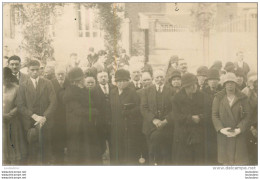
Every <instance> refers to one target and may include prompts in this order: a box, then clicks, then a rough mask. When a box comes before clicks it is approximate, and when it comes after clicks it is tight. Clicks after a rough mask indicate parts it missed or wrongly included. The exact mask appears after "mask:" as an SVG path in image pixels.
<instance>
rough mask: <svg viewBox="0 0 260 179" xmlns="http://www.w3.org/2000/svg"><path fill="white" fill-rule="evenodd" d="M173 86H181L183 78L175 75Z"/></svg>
mask: <svg viewBox="0 0 260 179" xmlns="http://www.w3.org/2000/svg"><path fill="white" fill-rule="evenodd" d="M172 86H173V87H181V78H180V77H173V78H172Z"/></svg>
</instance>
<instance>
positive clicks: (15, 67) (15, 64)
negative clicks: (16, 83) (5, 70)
mask: <svg viewBox="0 0 260 179" xmlns="http://www.w3.org/2000/svg"><path fill="white" fill-rule="evenodd" d="M8 67H9V68H10V69H11V70H12V72H13V73H14V74H17V73H18V72H19V71H20V68H21V63H20V62H19V61H18V60H10V61H9V63H8Z"/></svg>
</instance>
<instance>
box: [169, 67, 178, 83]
mask: <svg viewBox="0 0 260 179" xmlns="http://www.w3.org/2000/svg"><path fill="white" fill-rule="evenodd" d="M174 77H180V78H181V72H180V71H179V70H173V71H172V72H171V74H170V78H169V83H170V82H171V81H172V79H173V78H174Z"/></svg>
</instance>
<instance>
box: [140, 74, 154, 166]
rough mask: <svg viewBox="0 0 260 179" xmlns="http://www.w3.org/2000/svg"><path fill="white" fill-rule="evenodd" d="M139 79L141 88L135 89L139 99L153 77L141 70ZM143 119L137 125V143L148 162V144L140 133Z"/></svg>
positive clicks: (146, 162)
mask: <svg viewBox="0 0 260 179" xmlns="http://www.w3.org/2000/svg"><path fill="white" fill-rule="evenodd" d="M141 81H142V84H143V88H142V89H139V90H137V91H136V93H137V94H138V96H139V98H140V99H141V97H142V95H143V93H144V92H145V89H146V88H148V87H149V86H151V85H153V83H152V82H153V78H152V76H151V73H150V72H143V73H142V77H141ZM140 101H141V100H140ZM143 121H144V119H143V117H142V116H141V120H140V125H138V130H137V131H138V135H139V145H140V146H141V154H142V157H143V158H144V159H145V161H144V164H148V163H149V155H148V146H147V141H146V138H145V135H144V133H142V128H143Z"/></svg>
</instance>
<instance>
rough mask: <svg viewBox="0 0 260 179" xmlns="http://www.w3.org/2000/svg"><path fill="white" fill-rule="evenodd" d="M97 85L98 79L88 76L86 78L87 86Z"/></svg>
mask: <svg viewBox="0 0 260 179" xmlns="http://www.w3.org/2000/svg"><path fill="white" fill-rule="evenodd" d="M95 85H96V81H95V79H94V78H93V77H87V78H85V86H86V88H89V89H92V88H94V87H95Z"/></svg>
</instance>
